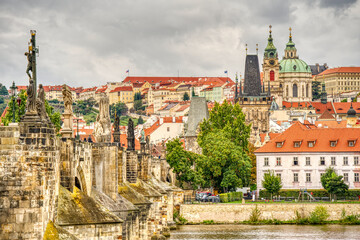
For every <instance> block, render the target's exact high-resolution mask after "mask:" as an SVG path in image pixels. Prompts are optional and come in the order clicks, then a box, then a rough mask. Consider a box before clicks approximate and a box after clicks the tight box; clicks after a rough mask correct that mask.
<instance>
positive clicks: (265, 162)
mask: <svg viewBox="0 0 360 240" xmlns="http://www.w3.org/2000/svg"><path fill="white" fill-rule="evenodd" d="M264 166H269V158H268V157H266V158H264Z"/></svg>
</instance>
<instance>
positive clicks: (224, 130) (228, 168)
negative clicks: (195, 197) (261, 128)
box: [198, 101, 251, 191]
mask: <svg viewBox="0 0 360 240" xmlns="http://www.w3.org/2000/svg"><path fill="white" fill-rule="evenodd" d="M249 136H250V125H247V124H246V123H245V114H244V113H243V112H242V110H241V108H240V106H239V104H235V105H232V104H231V103H228V102H227V101H224V103H223V104H222V105H220V104H219V103H217V102H216V103H215V106H214V108H213V109H212V111H211V112H210V116H209V119H208V120H204V121H203V122H202V123H201V124H200V133H199V135H198V143H199V145H200V147H201V148H202V150H203V155H204V158H203V159H202V160H201V161H200V163H199V166H200V167H201V168H202V171H203V174H204V178H205V179H207V180H208V181H209V182H210V184H211V185H212V186H213V187H215V188H216V189H219V190H220V189H222V190H223V191H227V190H232V189H235V188H236V187H242V186H248V185H249V183H250V176H251V160H250V158H249V156H248V154H247V153H248V145H249V143H248V139H249Z"/></svg>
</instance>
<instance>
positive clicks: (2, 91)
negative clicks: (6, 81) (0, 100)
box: [0, 83, 9, 96]
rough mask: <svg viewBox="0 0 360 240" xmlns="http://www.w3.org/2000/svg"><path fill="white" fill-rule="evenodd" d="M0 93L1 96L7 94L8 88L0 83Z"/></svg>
mask: <svg viewBox="0 0 360 240" xmlns="http://www.w3.org/2000/svg"><path fill="white" fill-rule="evenodd" d="M0 95H2V96H8V95H9V92H8V90H7V89H6V87H5V86H4V85H2V84H1V83H0Z"/></svg>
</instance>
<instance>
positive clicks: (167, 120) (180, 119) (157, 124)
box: [144, 116, 183, 136]
mask: <svg viewBox="0 0 360 240" xmlns="http://www.w3.org/2000/svg"><path fill="white" fill-rule="evenodd" d="M174 118H175V122H173V120H174ZM162 119H163V123H182V122H183V117H182V116H180V117H163V118H162ZM160 126H161V124H160V120H157V121H156V122H155V123H154V124H153V125H152V126H151V127H149V128H146V129H144V132H145V136H148V135H151V134H152V133H153V132H155V130H156V129H158V128H159V127H160Z"/></svg>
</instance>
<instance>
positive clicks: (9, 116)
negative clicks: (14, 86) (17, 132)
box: [1, 90, 27, 126]
mask: <svg viewBox="0 0 360 240" xmlns="http://www.w3.org/2000/svg"><path fill="white" fill-rule="evenodd" d="M18 97H19V98H20V100H21V101H20V106H19V104H18V102H17V99H15V105H14V97H11V99H10V101H9V103H8V107H9V108H8V109H7V112H6V115H5V117H3V118H2V119H1V122H2V123H4V125H5V126H7V125H9V123H11V122H12V120H13V114H15V122H20V118H21V117H22V116H23V115H24V114H25V109H26V100H27V95H26V92H25V90H22V91H21V92H20V93H19V95H18Z"/></svg>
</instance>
